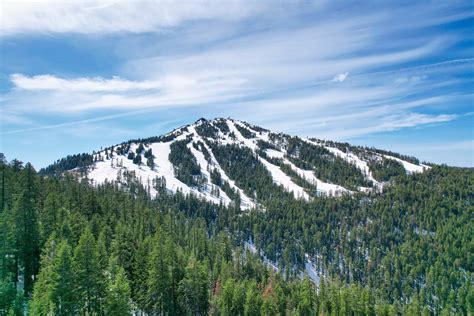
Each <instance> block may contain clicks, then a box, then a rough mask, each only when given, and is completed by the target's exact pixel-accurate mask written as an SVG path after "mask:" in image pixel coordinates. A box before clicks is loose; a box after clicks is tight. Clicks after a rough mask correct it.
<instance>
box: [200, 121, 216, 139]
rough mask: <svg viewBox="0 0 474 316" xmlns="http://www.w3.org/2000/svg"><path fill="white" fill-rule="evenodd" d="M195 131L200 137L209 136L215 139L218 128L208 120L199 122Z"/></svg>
mask: <svg viewBox="0 0 474 316" xmlns="http://www.w3.org/2000/svg"><path fill="white" fill-rule="evenodd" d="M196 132H197V133H198V134H199V135H200V136H202V137H209V138H213V139H216V138H217V135H218V133H219V130H218V129H217V128H216V127H215V126H214V125H212V123H211V122H209V121H202V122H201V124H199V125H197V126H196Z"/></svg>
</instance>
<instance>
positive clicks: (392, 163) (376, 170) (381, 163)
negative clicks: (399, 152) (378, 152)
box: [368, 158, 405, 181]
mask: <svg viewBox="0 0 474 316" xmlns="http://www.w3.org/2000/svg"><path fill="white" fill-rule="evenodd" d="M368 165H369V169H370V171H372V175H373V177H374V178H375V180H377V181H389V180H391V179H392V178H393V177H399V176H404V175H405V168H404V167H403V165H402V164H401V163H400V162H398V161H396V160H394V159H388V158H382V159H381V160H371V161H370V162H369V164H368Z"/></svg>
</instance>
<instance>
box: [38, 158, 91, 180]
mask: <svg viewBox="0 0 474 316" xmlns="http://www.w3.org/2000/svg"><path fill="white" fill-rule="evenodd" d="M93 163H94V157H93V156H92V155H91V154H87V153H82V154H77V155H69V156H67V157H65V158H61V159H59V160H58V161H56V162H55V163H53V164H52V165H49V166H48V167H46V168H43V169H41V170H40V174H41V175H45V176H53V175H60V174H62V173H63V172H65V171H68V170H72V169H75V168H79V170H80V171H81V172H82V173H83V172H84V171H85V170H86V169H87V167H88V166H90V165H92V164H93Z"/></svg>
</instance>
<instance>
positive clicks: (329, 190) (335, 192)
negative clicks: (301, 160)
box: [283, 158, 351, 196]
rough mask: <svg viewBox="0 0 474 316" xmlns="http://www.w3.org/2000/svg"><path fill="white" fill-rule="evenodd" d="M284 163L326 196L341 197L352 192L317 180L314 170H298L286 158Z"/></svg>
mask: <svg viewBox="0 0 474 316" xmlns="http://www.w3.org/2000/svg"><path fill="white" fill-rule="evenodd" d="M283 161H284V162H285V163H286V164H288V165H290V167H291V169H293V170H294V171H296V172H297V173H298V175H299V176H300V177H302V178H303V179H306V181H308V182H309V183H311V184H315V185H316V189H317V190H318V191H320V192H323V193H324V194H325V195H329V196H340V195H341V194H342V193H350V192H351V191H350V190H348V189H346V188H344V187H343V186H340V185H337V184H332V183H327V182H323V181H321V180H319V179H318V178H316V176H315V175H314V172H313V171H312V170H304V169H301V168H298V167H297V166H295V165H294V164H293V163H292V162H291V161H289V160H288V159H286V158H285V159H284V160H283Z"/></svg>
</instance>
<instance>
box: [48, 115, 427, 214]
mask: <svg viewBox="0 0 474 316" xmlns="http://www.w3.org/2000/svg"><path fill="white" fill-rule="evenodd" d="M428 168H430V167H429V166H427V165H423V164H420V163H419V162H418V160H417V159H415V158H413V157H406V156H401V155H398V154H395V153H390V152H386V151H383V150H377V149H373V148H370V149H369V148H365V147H358V146H357V147H356V146H351V145H349V144H345V143H337V142H331V141H322V140H318V139H314V138H298V137H293V136H290V135H285V134H282V133H275V132H271V131H269V130H266V129H263V128H261V127H258V126H254V125H251V124H248V123H246V122H242V121H238V120H233V119H214V120H205V119H199V120H198V121H196V122H195V123H194V124H191V125H187V126H183V127H180V128H177V129H175V130H174V131H172V132H170V133H168V134H166V135H163V136H160V137H151V138H147V139H139V140H131V141H128V142H125V143H122V144H119V145H115V146H111V147H108V148H105V149H102V150H100V151H98V152H94V153H93V154H91V155H89V154H82V155H77V156H70V157H68V158H65V159H62V160H60V161H58V162H57V163H56V164H54V165H52V166H50V167H48V168H46V169H45V171H44V172H45V173H48V172H50V173H51V172H52V171H55V172H57V171H58V170H60V171H62V172H63V171H70V172H74V171H75V172H78V173H80V174H81V176H82V177H87V178H88V179H90V181H91V182H92V183H94V184H101V183H104V182H105V181H122V180H121V179H123V177H124V175H125V174H130V173H132V174H134V175H135V176H136V177H137V178H138V179H140V180H141V181H142V183H143V184H144V185H145V186H147V187H148V188H149V190H150V193H151V194H152V195H156V194H157V192H158V190H159V188H162V189H163V188H166V189H167V190H168V191H169V192H176V191H178V190H179V191H181V192H182V193H184V194H194V195H195V196H197V197H199V198H202V199H204V200H207V201H210V202H212V203H222V204H224V205H230V204H231V203H233V202H237V203H240V207H241V208H242V209H249V208H253V207H255V206H256V205H257V204H258V203H259V200H260V199H263V198H264V196H265V194H267V195H268V194H274V193H273V192H274V191H275V190H281V191H285V192H288V193H291V194H292V195H293V196H294V198H296V199H305V200H309V199H312V198H315V197H317V196H321V195H328V196H341V195H343V194H354V193H355V192H368V191H371V190H380V189H381V188H382V187H383V185H384V184H385V183H387V182H389V181H390V180H391V179H393V177H396V176H397V175H401V174H411V173H416V172H423V171H424V170H427V169H428ZM268 179H271V181H270V182H273V183H269V181H268ZM260 186H270V187H272V189H269V190H263V191H262V190H257V187H260ZM271 190H273V191H271ZM260 191H262V192H260ZM268 192H270V193H268Z"/></svg>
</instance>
